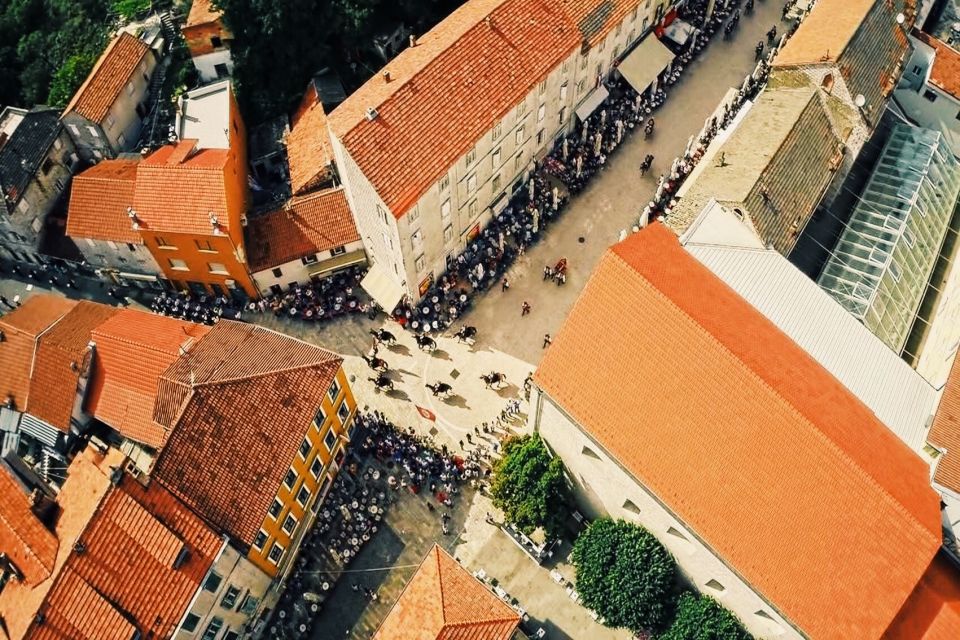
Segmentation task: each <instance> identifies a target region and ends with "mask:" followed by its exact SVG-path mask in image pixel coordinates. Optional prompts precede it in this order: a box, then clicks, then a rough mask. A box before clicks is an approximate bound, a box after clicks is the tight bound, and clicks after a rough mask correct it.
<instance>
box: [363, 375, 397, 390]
mask: <svg viewBox="0 0 960 640" xmlns="http://www.w3.org/2000/svg"><path fill="white" fill-rule="evenodd" d="M367 380H369V381H370V382H372V383H373V384H374V385H375V386H376V391H393V380H391V379H390V378H388V377H387V376H385V375H383V374H382V373H381V374H380V375H378V376H377V377H376V378H367Z"/></svg>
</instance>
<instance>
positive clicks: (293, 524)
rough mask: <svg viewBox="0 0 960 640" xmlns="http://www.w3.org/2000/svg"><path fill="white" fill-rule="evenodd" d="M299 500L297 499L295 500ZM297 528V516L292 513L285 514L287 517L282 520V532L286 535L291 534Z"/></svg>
mask: <svg viewBox="0 0 960 640" xmlns="http://www.w3.org/2000/svg"><path fill="white" fill-rule="evenodd" d="M297 502H299V500H297ZM296 528H297V517H296V516H295V515H293V514H292V513H288V514H287V518H286V519H285V520H284V521H283V527H282V529H283V532H284V533H286V534H287V535H291V534H292V533H293V530H294V529H296Z"/></svg>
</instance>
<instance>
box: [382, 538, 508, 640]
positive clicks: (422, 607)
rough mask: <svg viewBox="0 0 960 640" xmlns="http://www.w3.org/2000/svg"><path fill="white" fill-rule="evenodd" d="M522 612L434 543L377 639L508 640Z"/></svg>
mask: <svg viewBox="0 0 960 640" xmlns="http://www.w3.org/2000/svg"><path fill="white" fill-rule="evenodd" d="M519 623H520V616H519V615H518V614H517V612H516V611H514V610H513V609H511V608H510V607H509V606H507V604H506V603H505V602H503V601H502V600H500V599H499V598H498V597H496V596H495V595H494V594H492V593H491V592H490V591H489V590H488V589H487V588H486V587H485V586H484V585H483V584H482V583H481V582H479V581H478V580H477V579H476V578H474V577H473V576H472V575H470V573H469V572H468V571H467V570H466V569H464V568H463V567H461V566H460V564H459V563H458V562H457V561H456V560H454V559H453V557H451V556H450V554H449V553H447V552H446V551H444V550H443V549H441V548H440V547H439V546H437V545H435V546H434V547H433V549H431V550H430V551H429V552H428V553H427V556H426V557H425V558H424V559H423V562H421V563H420V567H419V568H418V569H417V572H416V573H414V574H413V577H412V578H410V582H408V583H407V586H406V587H404V589H403V592H402V593H401V594H400V597H399V598H398V599H397V602H396V604H394V605H393V608H392V609H391V610H390V613H388V614H387V617H386V618H384V620H383V622H382V623H381V624H380V628H379V629H377V632H376V633H375V634H373V640H509V638H511V637H512V636H513V632H514V630H515V629H516V628H517V625H518V624H519Z"/></svg>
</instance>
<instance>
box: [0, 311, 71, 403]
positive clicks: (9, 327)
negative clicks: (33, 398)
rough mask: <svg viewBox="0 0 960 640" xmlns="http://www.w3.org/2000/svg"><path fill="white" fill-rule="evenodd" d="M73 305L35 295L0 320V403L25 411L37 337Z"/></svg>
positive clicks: (28, 397) (28, 398)
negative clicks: (0, 334)
mask: <svg viewBox="0 0 960 640" xmlns="http://www.w3.org/2000/svg"><path fill="white" fill-rule="evenodd" d="M76 304H77V303H76V301H74V300H68V299H67V298H61V297H60V296H50V295H37V296H31V297H29V298H27V300H26V301H25V302H24V303H23V306H21V307H20V308H19V309H17V310H15V311H11V312H10V313H8V314H6V315H5V316H3V317H2V318H0V331H3V336H4V339H3V341H2V342H0V362H2V363H3V366H2V367H0V402H6V401H7V398H13V402H14V407H15V408H16V409H17V410H19V411H25V410H26V407H27V406H28V403H29V401H30V386H31V385H30V377H31V375H32V372H33V363H34V355H35V353H36V350H37V337H38V336H39V335H40V334H41V333H43V332H44V331H45V330H47V329H48V328H49V327H50V326H51V325H53V324H54V323H55V322H57V320H59V319H60V318H62V317H63V316H64V315H66V314H67V312H69V311H70V310H71V309H73V307H74V306H75V305H76Z"/></svg>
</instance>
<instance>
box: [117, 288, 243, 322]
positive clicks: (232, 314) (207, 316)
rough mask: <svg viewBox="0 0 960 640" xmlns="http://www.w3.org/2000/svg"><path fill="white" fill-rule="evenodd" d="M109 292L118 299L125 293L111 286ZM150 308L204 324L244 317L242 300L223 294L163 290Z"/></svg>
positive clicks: (153, 300) (163, 313)
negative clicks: (222, 319)
mask: <svg viewBox="0 0 960 640" xmlns="http://www.w3.org/2000/svg"><path fill="white" fill-rule="evenodd" d="M107 293H108V294H109V295H110V296H111V297H113V298H116V299H117V300H122V299H123V294H122V293H121V292H120V290H119V289H117V288H115V287H111V288H110V289H109V290H108V292H107ZM150 310H151V311H153V312H154V313H159V314H160V315H164V316H169V317H171V318H178V319H180V320H188V321H190V322H198V323H202V324H214V323H215V322H217V321H219V320H220V319H221V318H227V319H228V320H242V319H243V302H242V301H240V300H237V299H234V298H228V297H227V296H222V295H221V296H214V295H210V294H206V293H204V294H194V293H190V292H189V291H181V292H179V293H169V292H166V291H162V292H160V293H159V294H158V295H157V296H155V297H154V298H153V299H152V300H151V301H150Z"/></svg>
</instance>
